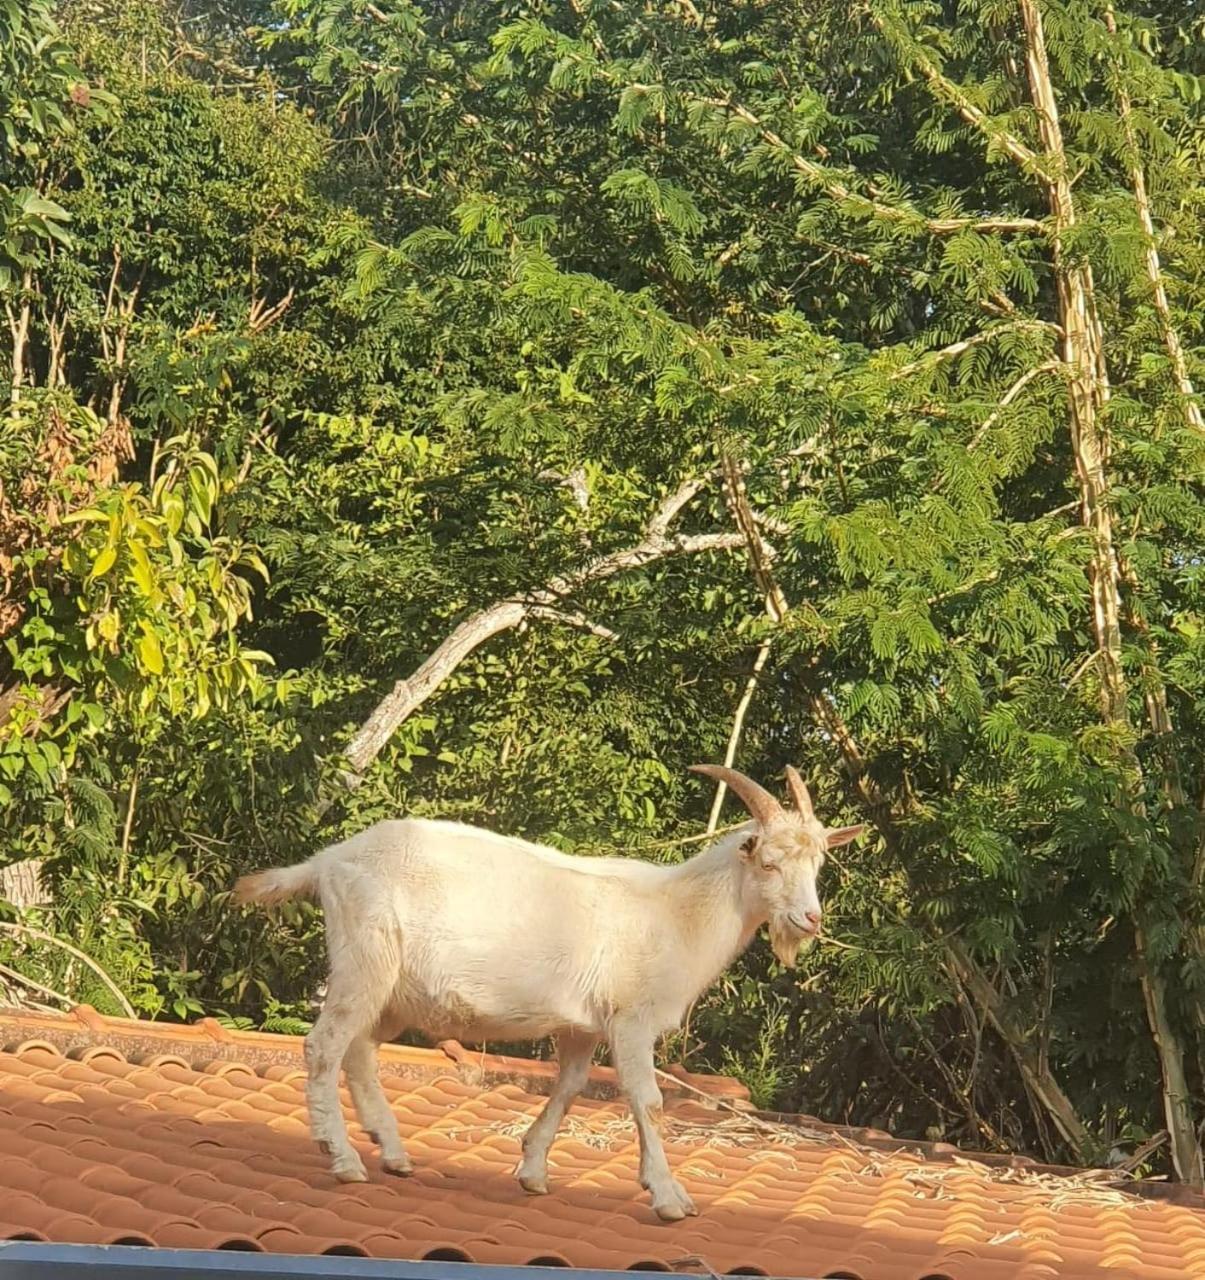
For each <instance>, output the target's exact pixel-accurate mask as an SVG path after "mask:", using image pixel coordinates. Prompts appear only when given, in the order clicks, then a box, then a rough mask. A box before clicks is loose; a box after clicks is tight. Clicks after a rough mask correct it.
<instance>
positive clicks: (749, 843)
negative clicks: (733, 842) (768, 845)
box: [741, 835, 757, 862]
mask: <svg viewBox="0 0 1205 1280" xmlns="http://www.w3.org/2000/svg"><path fill="white" fill-rule="evenodd" d="M756 852H757V836H756V835H752V836H750V837H749V838H748V839H747V840H746V841H745V843H744V844H742V845H741V857H742V858H743V859H744V860H745V861H746V862H748V861H749V859H750V858H752V857H753V855H754V854H755V853H756Z"/></svg>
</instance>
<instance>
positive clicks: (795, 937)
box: [769, 920, 814, 969]
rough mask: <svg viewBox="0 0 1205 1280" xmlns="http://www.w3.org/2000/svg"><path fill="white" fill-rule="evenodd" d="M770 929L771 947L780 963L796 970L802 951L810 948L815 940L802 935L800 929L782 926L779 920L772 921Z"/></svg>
mask: <svg viewBox="0 0 1205 1280" xmlns="http://www.w3.org/2000/svg"><path fill="white" fill-rule="evenodd" d="M769 928H770V946H771V948H772V949H773V951H774V954H775V955H776V956H777V957H778V962H779V963H780V964H781V965H782V966H783V967H784V968H787V969H791V968H794V965H795V962H796V961H797V960H798V959H799V952H800V949H801V948H803V947H807V946H810V945H811V944H812V942H813V941H814V939H813V938H810V937H808V936H807V935H806V934H801V933H800V932H799V930H798V929H794V928H792V927H791V926H790V925H787V924H780V923H779V922H778V921H777V920H771V921H770V922H769Z"/></svg>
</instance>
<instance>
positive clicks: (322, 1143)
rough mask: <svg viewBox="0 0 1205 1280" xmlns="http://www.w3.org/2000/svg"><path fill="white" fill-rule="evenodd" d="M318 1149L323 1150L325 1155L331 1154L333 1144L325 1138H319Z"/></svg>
mask: <svg viewBox="0 0 1205 1280" xmlns="http://www.w3.org/2000/svg"><path fill="white" fill-rule="evenodd" d="M318 1150H319V1151H321V1152H322V1154H323V1155H324V1156H329V1155H330V1153H331V1144H330V1143H329V1142H327V1140H326V1139H325V1138H319V1139H318Z"/></svg>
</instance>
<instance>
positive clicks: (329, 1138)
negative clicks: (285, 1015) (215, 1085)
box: [305, 965, 386, 1182]
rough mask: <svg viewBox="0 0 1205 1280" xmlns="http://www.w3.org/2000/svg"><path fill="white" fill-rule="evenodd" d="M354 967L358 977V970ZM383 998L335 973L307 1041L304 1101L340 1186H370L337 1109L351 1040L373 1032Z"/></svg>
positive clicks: (361, 975)
mask: <svg viewBox="0 0 1205 1280" xmlns="http://www.w3.org/2000/svg"><path fill="white" fill-rule="evenodd" d="M350 969H351V972H352V973H355V972H356V970H357V966H355V965H352V966H351V967H350ZM365 974H366V970H365V968H364V967H360V968H359V974H358V975H357V977H358V980H359V982H360V983H363V982H364V977H365ZM385 999H386V996H385V994H382V995H381V996H380V997H379V998H377V994H376V993H375V992H373V991H372V988H371V986H369V985H357V981H356V979H355V978H346V979H345V978H343V977H342V976H341V975H339V974H332V975H331V977H330V979H329V981H328V983H327V991H326V1000H325V1002H324V1004H323V1007H322V1012H321V1013H320V1014H319V1015H318V1020H317V1021H316V1022H315V1023H314V1027H313V1030H312V1031H311V1032H310V1033H309V1035H308V1036H306V1038H305V1065H306V1082H305V1097H306V1103H307V1105H308V1107H309V1113H310V1132H311V1133H312V1135H313V1138H314V1141H315V1142H317V1144H318V1145H319V1147H320V1148H321V1149H322V1150H323V1151H324V1152H325V1153H326V1154H327V1155H329V1156H330V1157H331V1172H332V1173H334V1175H335V1177H336V1178H338V1179H339V1181H340V1182H367V1181H368V1174H367V1172H366V1171H365V1169H364V1161H363V1160H361V1159H360V1157H359V1155H358V1154H357V1152H356V1149H355V1148H354V1147H353V1146H352V1145H351V1142H350V1140H349V1139H348V1136H347V1125H346V1124H345V1123H344V1120H343V1109H342V1107H341V1106H340V1105H339V1068H340V1067H341V1066H342V1065H343V1059H344V1057H345V1056H346V1054H347V1052H348V1049H349V1048H350V1047H351V1045H352V1044H353V1042H355V1041H356V1040H359V1039H361V1038H364V1037H366V1036H368V1035H370V1034H371V1032H372V1030H373V1028H374V1027H375V1026H376V1022H377V1018H378V1016H379V1014H380V1011H381V1007H382V1006H383V1005H384V1003H385ZM378 1087H379V1086H378Z"/></svg>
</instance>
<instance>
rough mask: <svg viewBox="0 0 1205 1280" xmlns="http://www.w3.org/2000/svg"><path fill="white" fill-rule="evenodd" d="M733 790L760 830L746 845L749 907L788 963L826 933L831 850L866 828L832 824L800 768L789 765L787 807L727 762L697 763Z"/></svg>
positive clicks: (696, 767) (743, 849)
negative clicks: (822, 891)
mask: <svg viewBox="0 0 1205 1280" xmlns="http://www.w3.org/2000/svg"><path fill="white" fill-rule="evenodd" d="M691 770H692V771H693V772H694V773H702V774H706V776H707V777H709V778H714V779H715V780H716V781H717V782H723V783H725V784H727V786H728V787H730V788H731V790H732V791H733V793H734V794H735V795H736V796H737V798H738V799H739V800H740V801H741V802H742V803H743V804H744V806H745V808H746V809H748V810H749V813H750V814H751V815H752V817H753V819H754V821H755V822H756V824H757V829H756V830H755V831H753V832H752V834H750V835H749V836H748V838H747V839H746V840H745V842H744V843H743V844H742V845H741V848H740V857H741V862H742V865H743V867H744V869H745V874H744V884H743V895H744V899H745V903H746V906H747V908H748V910H749V911H750V912H751V913H753V914H756V915H758V916H759V917H760V918H761V919H763V920H765V921H766V922H767V923H768V924H769V926H770V945H771V946H772V947H773V948H774V954H775V955H776V956H777V957H778V958H779V960H781V961H782V963H783V964H785V965H792V964H794V963H795V960H796V957H797V956H798V954H799V948H800V947H801V946H802V945H803V944H804V942H806V941H810V940H811V939H813V938H815V937H816V935H817V934H818V933H819V932H820V921H821V917H822V914H823V911H822V908H821V906H820V895H819V892H818V890H817V887H816V881H817V879H818V877H819V875H820V869H821V867H823V866H824V858H825V854H826V853H827V851H828V850H829V849H833V848H836V847H837V846H838V845H842V844H847V843H848V842H849V841H850V840H853V839H854V838H855V837H856V836H858V835H860V834H861V833H862V832H863V831H864V830H865V828H866V824H865V823H859V824H858V825H857V826H853V827H838V828H836V829H833V828H830V827H826V826H825V825H824V823H822V822H821V821H820V820H819V819H818V818H817V817H816V814H815V812H814V811H813V809H812V798H811V796H809V795H808V789H807V787H806V786H805V785H804V781H803V779H802V778H801V777H800V776H799V774H798V772H797V771H796V770H795V769H794V768H792V767H791V766H790V765H788V766H787V789H788V790H789V791H790V793H791V799H792V800H793V801H794V808H793V809H786V808H784V807H783V806H782V805H781V804H780V803H779V802H778V801H777V800H776V799H775V798H774V797H773V796H772V795H771V794H770V793H769V792H768V791H767V790H766V789H765V788H764V787H760V786H758V784H757V783H756V782H754V781H753V780H752V779H751V778H747V777H745V775H744V774H743V773H738V772H737V771H736V770H735V769H728V768H725V767H724V766H723V765H715V764H696V765H691Z"/></svg>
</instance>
